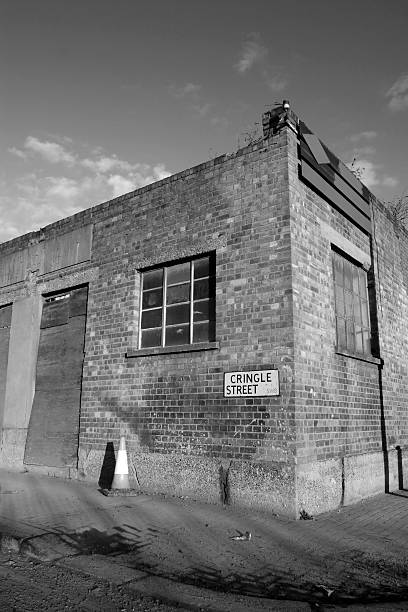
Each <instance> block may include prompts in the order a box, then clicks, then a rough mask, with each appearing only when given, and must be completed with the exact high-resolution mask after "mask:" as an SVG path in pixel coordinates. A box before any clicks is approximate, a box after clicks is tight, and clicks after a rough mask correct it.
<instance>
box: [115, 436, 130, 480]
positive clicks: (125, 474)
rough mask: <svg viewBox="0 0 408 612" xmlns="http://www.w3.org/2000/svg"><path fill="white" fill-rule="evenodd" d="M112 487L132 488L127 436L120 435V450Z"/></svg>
mask: <svg viewBox="0 0 408 612" xmlns="http://www.w3.org/2000/svg"><path fill="white" fill-rule="evenodd" d="M111 489H130V484H129V470H128V461H127V454H126V442H125V436H121V437H120V445H119V451H118V456H117V459H116V465H115V474H114V476H113V481H112V486H111Z"/></svg>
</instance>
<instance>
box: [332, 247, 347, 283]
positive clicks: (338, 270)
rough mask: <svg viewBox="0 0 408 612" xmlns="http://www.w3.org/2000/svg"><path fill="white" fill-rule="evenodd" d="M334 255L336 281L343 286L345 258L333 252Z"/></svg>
mask: <svg viewBox="0 0 408 612" xmlns="http://www.w3.org/2000/svg"><path fill="white" fill-rule="evenodd" d="M333 257H334V266H333V268H334V282H335V283H337V284H338V285H341V286H343V284H344V283H343V260H342V258H341V257H340V255H337V253H333Z"/></svg>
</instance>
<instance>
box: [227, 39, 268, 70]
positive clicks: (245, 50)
mask: <svg viewBox="0 0 408 612" xmlns="http://www.w3.org/2000/svg"><path fill="white" fill-rule="evenodd" d="M267 54H268V49H267V48H266V47H265V45H263V44H262V42H261V39H260V35H259V33H258V32H252V33H251V34H249V35H248V38H247V40H246V41H245V42H244V44H243V46H242V54H241V57H240V59H239V60H238V62H237V63H236V64H235V66H234V68H235V69H236V70H237V71H238V72H239V73H240V74H243V73H245V72H248V70H251V68H252V67H253V66H254V65H255V64H257V63H259V62H261V61H262V60H264V59H265V58H266V56H267Z"/></svg>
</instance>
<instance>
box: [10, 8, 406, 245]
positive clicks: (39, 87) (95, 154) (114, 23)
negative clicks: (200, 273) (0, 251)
mask: <svg viewBox="0 0 408 612" xmlns="http://www.w3.org/2000/svg"><path fill="white" fill-rule="evenodd" d="M407 26H408V2H407V0H343V1H342V2H334V1H330V0H285V2H280V1H279V2H278V1H276V0H241V1H240V2H237V1H236V0H207V1H206V2H199V1H198V0H35V1H34V0H0V76H1V78H0V242H4V241H7V240H10V239H12V238H14V237H15V236H18V235H20V234H23V233H26V232H29V231H33V230H38V229H39V228H41V227H44V226H45V225H47V224H48V223H51V222H53V221H56V220H58V219H61V218H63V217H66V216H69V215H71V214H73V213H75V212H78V211H80V210H82V209H85V208H88V207H90V206H94V205H96V204H99V203H102V202H104V201H107V200H110V199H112V198H113V197H116V196H118V195H121V194H123V193H126V192H128V191H132V190H133V189H136V188H138V187H141V186H143V185H146V184H148V183H151V182H154V181H156V180H160V179H162V178H164V177H166V176H169V175H171V174H174V173H175V172H178V171H181V170H184V169H186V168H190V167H192V166H194V165H197V164H199V163H201V162H203V161H206V160H208V159H211V158H213V157H216V156H217V155H221V154H223V153H230V152H233V151H235V150H236V149H237V148H239V147H242V146H244V145H245V143H246V142H247V140H248V138H250V137H251V136H253V135H254V134H255V133H256V132H257V130H260V124H261V117H262V113H263V112H265V111H266V110H268V109H270V108H272V107H273V106H274V105H275V104H276V103H279V102H281V101H282V99H288V100H289V101H290V104H291V108H292V109H293V110H294V112H295V113H296V114H297V115H298V116H299V117H300V118H301V119H302V120H303V121H304V122H305V123H306V124H307V125H308V127H309V128H311V129H312V130H313V131H314V132H315V133H316V134H317V135H318V136H319V138H320V139H321V140H322V141H323V142H324V143H325V144H326V145H327V146H328V147H329V148H330V149H331V150H332V151H333V152H334V153H336V155H338V156H339V157H340V158H341V159H342V160H343V161H344V162H345V163H348V164H352V163H353V160H354V168H360V172H361V174H362V180H363V182H364V183H365V184H366V185H367V186H368V187H369V188H370V189H371V191H372V192H373V193H374V194H375V195H376V196H377V197H379V198H380V199H382V200H385V201H390V200H392V199H394V198H396V197H398V196H401V195H402V194H404V193H406V192H407V190H408V163H407V159H408V156H407V148H408V37H407V35H406V30H407Z"/></svg>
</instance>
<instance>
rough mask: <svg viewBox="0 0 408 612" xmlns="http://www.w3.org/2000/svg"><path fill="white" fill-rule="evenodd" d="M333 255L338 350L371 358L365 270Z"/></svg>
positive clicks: (339, 256)
mask: <svg viewBox="0 0 408 612" xmlns="http://www.w3.org/2000/svg"><path fill="white" fill-rule="evenodd" d="M332 253H333V272H334V292H335V303H336V332H337V348H338V349H345V350H347V351H350V352H352V353H357V354H362V355H369V354H371V346H370V318H369V306H368V292H367V274H366V272H365V270H364V269H363V268H362V267H360V266H357V265H355V264H353V263H352V262H351V261H349V260H348V259H346V258H345V257H342V256H341V255H340V254H339V253H337V252H336V251H332Z"/></svg>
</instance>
